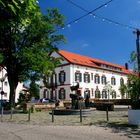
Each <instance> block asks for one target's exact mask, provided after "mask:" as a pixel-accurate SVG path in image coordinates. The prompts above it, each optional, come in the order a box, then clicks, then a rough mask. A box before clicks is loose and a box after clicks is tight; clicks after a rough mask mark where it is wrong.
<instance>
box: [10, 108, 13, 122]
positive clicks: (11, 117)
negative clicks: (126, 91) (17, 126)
mask: <svg viewBox="0 0 140 140" xmlns="http://www.w3.org/2000/svg"><path fill="white" fill-rule="evenodd" d="M10 119H11V120H12V119H13V108H12V107H11V114H10Z"/></svg>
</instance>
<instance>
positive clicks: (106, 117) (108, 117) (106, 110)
mask: <svg viewBox="0 0 140 140" xmlns="http://www.w3.org/2000/svg"><path fill="white" fill-rule="evenodd" d="M106 119H107V122H108V121H109V117H108V106H107V107H106Z"/></svg>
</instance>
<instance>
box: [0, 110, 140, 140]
mask: <svg viewBox="0 0 140 140" xmlns="http://www.w3.org/2000/svg"><path fill="white" fill-rule="evenodd" d="M49 112H50V111H44V112H43V111H42V112H36V113H32V114H31V118H30V119H31V120H30V121H28V114H19V113H17V114H13V117H12V120H11V119H10V114H5V115H3V118H2V122H0V140H27V139H28V140H60V139H61V140H64V139H65V140H66V139H67V140H92V139H93V140H103V139H104V140H112V139H113V140H128V139H131V140H138V139H140V127H137V126H129V125H128V116H127V111H113V112H109V122H108V123H107V122H106V112H105V111H93V112H92V113H91V114H90V115H89V116H87V117H83V121H82V123H80V117H79V115H68V116H54V122H53V123H52V122H51V121H52V118H51V117H52V116H51V115H50V114H49Z"/></svg>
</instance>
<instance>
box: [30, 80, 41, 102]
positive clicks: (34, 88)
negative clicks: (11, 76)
mask: <svg viewBox="0 0 140 140" xmlns="http://www.w3.org/2000/svg"><path fill="white" fill-rule="evenodd" d="M29 93H30V97H35V98H36V99H39V86H38V85H37V84H36V82H35V80H33V81H31V83H30V88H29Z"/></svg>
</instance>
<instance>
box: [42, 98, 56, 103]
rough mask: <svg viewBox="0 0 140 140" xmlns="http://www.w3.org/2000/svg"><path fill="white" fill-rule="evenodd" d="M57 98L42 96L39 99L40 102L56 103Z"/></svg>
mask: <svg viewBox="0 0 140 140" xmlns="http://www.w3.org/2000/svg"><path fill="white" fill-rule="evenodd" d="M56 101H57V100H55V99H49V98H41V99H39V102H40V103H56Z"/></svg>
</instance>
